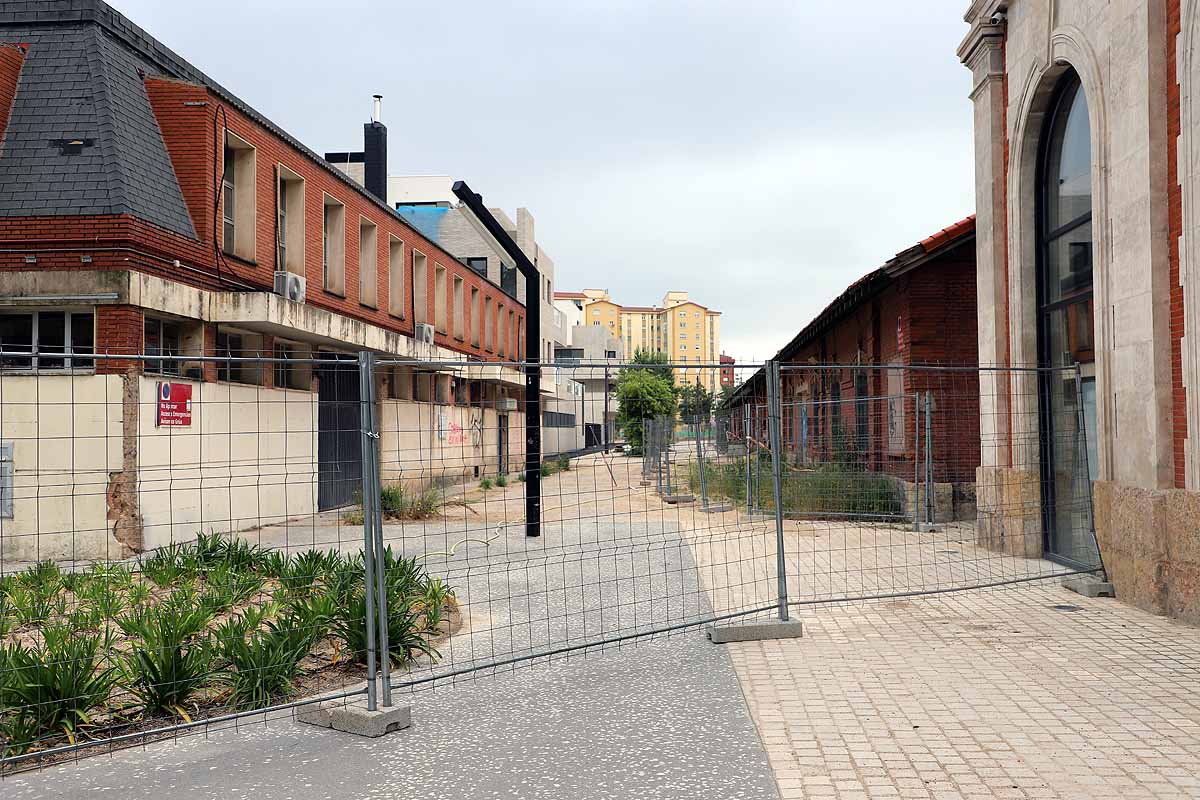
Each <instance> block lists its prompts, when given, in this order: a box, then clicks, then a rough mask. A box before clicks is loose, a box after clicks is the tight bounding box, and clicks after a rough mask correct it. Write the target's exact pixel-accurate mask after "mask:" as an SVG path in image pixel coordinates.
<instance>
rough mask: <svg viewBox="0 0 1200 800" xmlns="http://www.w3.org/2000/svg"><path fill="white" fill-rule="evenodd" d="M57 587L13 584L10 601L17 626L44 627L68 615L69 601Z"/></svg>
mask: <svg viewBox="0 0 1200 800" xmlns="http://www.w3.org/2000/svg"><path fill="white" fill-rule="evenodd" d="M57 592H58V589H57V586H54V587H51V586H50V585H30V584H28V583H24V582H18V583H15V584H13V585H12V586H11V587H10V588H9V590H8V593H7V595H8V599H9V602H10V603H11V604H12V608H13V611H14V620H15V622H16V624H17V625H43V624H45V623H47V622H49V621H51V620H53V619H55V618H56V617H60V616H62V615H63V614H65V613H66V610H67V599H66V598H65V597H62V596H61V595H59V594H58V593H57Z"/></svg>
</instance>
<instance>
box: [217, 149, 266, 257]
mask: <svg viewBox="0 0 1200 800" xmlns="http://www.w3.org/2000/svg"><path fill="white" fill-rule="evenodd" d="M254 161H255V156H254V147H253V145H251V144H250V143H249V142H247V141H246V140H245V139H243V138H241V137H240V136H238V135H236V134H234V133H232V132H230V131H225V152H224V161H223V162H222V169H221V249H222V250H223V251H224V252H225V253H227V254H228V255H231V256H236V257H238V258H240V259H242V260H244V261H253V260H254V253H255V250H254V247H255V227H256V226H255V224H254V223H255V215H256V213H257V211H256V209H255V192H254Z"/></svg>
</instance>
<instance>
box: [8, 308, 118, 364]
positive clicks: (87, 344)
mask: <svg viewBox="0 0 1200 800" xmlns="http://www.w3.org/2000/svg"><path fill="white" fill-rule="evenodd" d="M93 329H94V315H93V313H92V312H91V311H86V312H69V311H31V312H26V313H22V314H0V350H3V351H7V352H10V353H13V354H12V355H5V356H3V359H2V360H0V368H3V369H10V370H27V369H33V370H63V369H91V368H92V366H93V361H92V358H91V356H92V354H93V352H94V347H95V342H94V333H93ZM22 353H28V354H29V355H20V354H22Z"/></svg>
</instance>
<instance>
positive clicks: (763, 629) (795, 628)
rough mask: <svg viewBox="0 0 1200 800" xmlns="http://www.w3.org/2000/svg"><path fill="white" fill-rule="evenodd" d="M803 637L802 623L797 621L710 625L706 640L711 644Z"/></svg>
mask: <svg viewBox="0 0 1200 800" xmlns="http://www.w3.org/2000/svg"><path fill="white" fill-rule="evenodd" d="M803 635H804V623H802V622H801V621H800V620H798V619H791V620H788V621H787V622H781V621H779V620H776V621H774V622H752V623H748V624H745V625H710V626H709V628H708V640H709V641H710V642H712V643H713V644H725V643H727V642H762V641H766V640H767V639H799V638H800V637H801V636H803Z"/></svg>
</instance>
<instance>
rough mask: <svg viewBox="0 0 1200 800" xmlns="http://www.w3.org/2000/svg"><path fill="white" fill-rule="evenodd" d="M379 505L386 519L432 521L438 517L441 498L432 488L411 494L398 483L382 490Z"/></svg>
mask: <svg viewBox="0 0 1200 800" xmlns="http://www.w3.org/2000/svg"><path fill="white" fill-rule="evenodd" d="M379 504H380V507H381V508H382V509H383V515H384V516H385V517H390V518H392V519H404V520H421V519H430V518H432V517H435V516H437V513H438V509H439V508H440V506H441V496H440V495H439V494H438V490H437V489H436V488H434V487H432V486H430V487H429V488H427V489H425V490H424V491H421V492H417V493H416V494H410V493H409V490H407V489H405V488H404V485H403V484H400V483H397V484H393V485H392V486H385V487H383V489H381V490H380V492H379Z"/></svg>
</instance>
